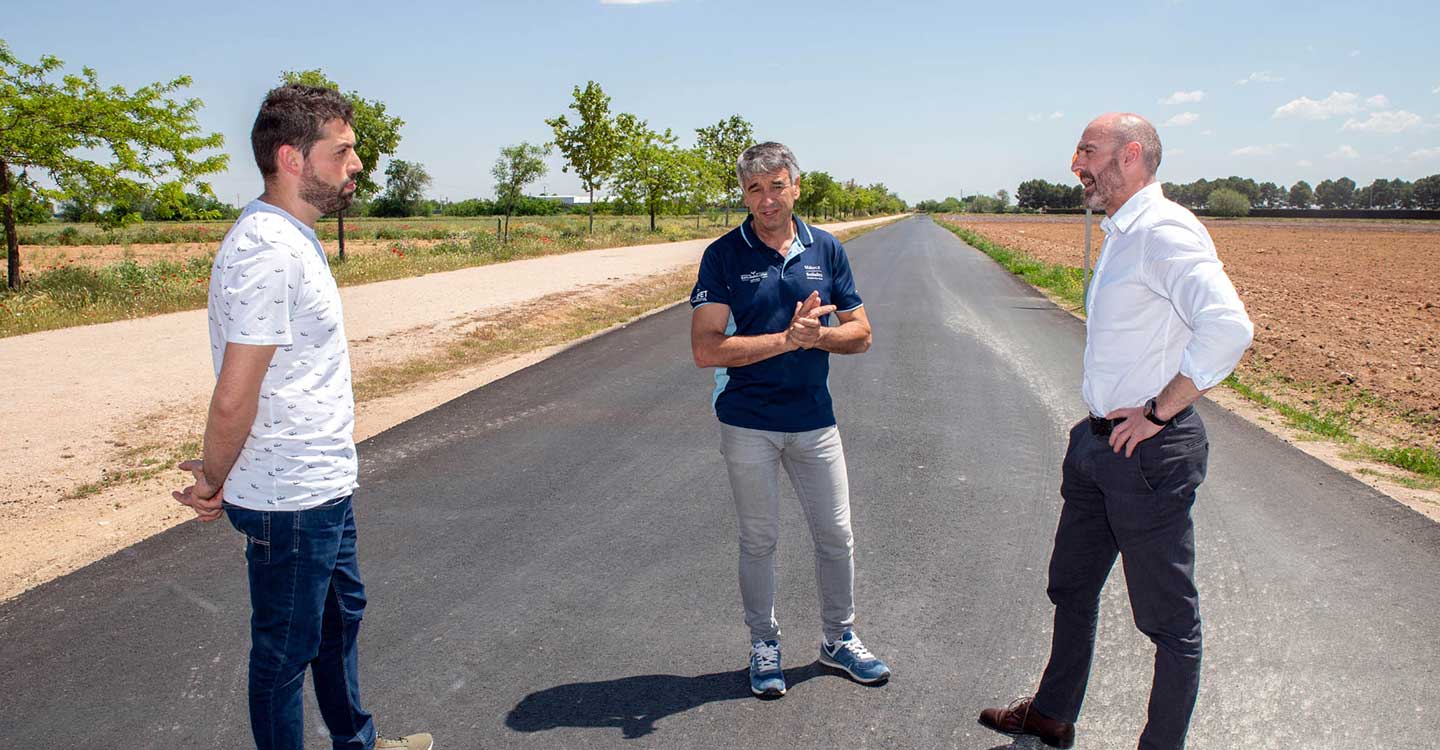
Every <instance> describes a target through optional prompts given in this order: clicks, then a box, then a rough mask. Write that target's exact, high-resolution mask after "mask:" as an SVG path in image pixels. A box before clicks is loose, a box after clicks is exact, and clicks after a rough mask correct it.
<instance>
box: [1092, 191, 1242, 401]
mask: <svg viewBox="0 0 1440 750" xmlns="http://www.w3.org/2000/svg"><path fill="white" fill-rule="evenodd" d="M1100 226H1101V228H1102V229H1104V230H1105V244H1104V245H1103V247H1102V248H1101V250H1100V260H1099V261H1098V262H1097V263H1096V267H1095V278H1094V279H1093V280H1092V281H1091V287H1090V294H1089V299H1088V301H1087V305H1086V311H1085V312H1086V321H1085V331H1086V335H1085V380H1084V384H1083V386H1082V392H1083V395H1084V398H1085V403H1086V404H1087V405H1088V406H1089V407H1090V412H1091V413H1092V414H1095V415H1097V416H1102V417H1103V416H1105V415H1107V414H1109V413H1110V412H1112V411H1114V410H1116V409H1120V408H1126V407H1134V406H1140V405H1142V404H1144V403H1145V402H1146V401H1148V400H1150V399H1151V398H1153V397H1155V396H1157V395H1159V393H1160V391H1161V390H1162V389H1163V388H1164V387H1165V386H1166V385H1167V384H1168V383H1169V382H1170V381H1171V380H1172V379H1173V378H1174V377H1175V375H1176V374H1180V375H1184V376H1185V377H1188V378H1190V380H1192V381H1194V383H1195V386H1196V387H1197V388H1199V389H1201V390H1205V389H1208V388H1212V387H1214V386H1215V385H1217V384H1219V383H1220V381H1222V380H1224V379H1225V377H1226V376H1228V375H1229V374H1230V373H1231V371H1233V370H1234V369H1235V365H1236V364H1238V363H1239V362H1240V356H1241V355H1242V354H1244V353H1245V350H1246V349H1247V348H1248V347H1249V346H1250V340H1251V337H1252V336H1253V334H1254V327H1253V326H1252V325H1251V323H1250V318H1249V316H1247V315H1246V314H1245V305H1244V304H1243V303H1241V301H1240V296H1239V295H1238V294H1237V293H1236V292H1235V286H1234V285H1233V284H1231V283H1230V278H1229V277H1228V276H1226V275H1225V270H1224V267H1223V266H1222V264H1221V263H1220V258H1219V257H1217V256H1216V254H1215V243H1214V242H1212V241H1211V239H1210V233H1209V232H1207V231H1205V226H1204V225H1203V224H1201V223H1200V221H1199V220H1198V219H1196V218H1195V215H1194V214H1192V213H1190V212H1189V211H1188V210H1186V209H1185V208H1184V207H1183V206H1180V205H1179V204H1177V203H1174V202H1173V201H1170V200H1168V199H1167V198H1165V196H1164V195H1163V194H1162V193H1161V192H1160V185H1159V183H1153V184H1151V185H1148V186H1146V187H1145V188H1143V189H1141V190H1140V191H1139V192H1137V193H1136V194H1135V195H1133V196H1131V197H1130V200H1128V201H1126V202H1125V205H1124V206H1121V207H1120V210H1119V211H1116V212H1115V215H1114V216H1110V217H1106V218H1105V219H1104V220H1103V221H1101V222H1100Z"/></svg>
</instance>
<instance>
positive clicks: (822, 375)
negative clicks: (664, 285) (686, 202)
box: [690, 217, 864, 432]
mask: <svg viewBox="0 0 1440 750" xmlns="http://www.w3.org/2000/svg"><path fill="white" fill-rule="evenodd" d="M753 221H754V217H747V218H746V219H745V221H744V222H743V223H742V224H741V225H740V226H738V227H736V228H735V229H733V230H731V231H730V232H729V233H727V234H726V235H725V236H723V237H721V238H720V239H718V240H715V241H714V242H712V243H710V246H709V247H707V248H705V255H704V257H702V258H701V259H700V275H699V279H698V280H697V281H696V282H695V289H694V291H692V292H691V293H690V306H691V307H692V308H695V307H700V306H701V305H708V304H720V305H727V306H729V308H730V322H729V324H728V325H727V326H726V328H725V333H726V335H737V336H757V335H761V334H766V333H779V332H781V331H784V330H785V329H786V328H787V327H788V326H789V325H790V318H791V317H792V316H794V314H795V303H796V302H800V301H803V300H804V299H805V298H806V297H809V296H810V293H811V292H819V293H820V304H822V305H835V308H836V309H837V310H839V311H841V312H850V311H851V310H854V309H856V308H858V307H860V306H861V305H862V304H864V303H863V302H861V300H860V295H859V294H857V293H856V291H855V280H854V278H853V277H851V275H850V261H849V260H848V259H847V258H846V257H845V248H843V247H841V246H840V241H839V240H837V239H835V237H834V236H832V235H831V234H830V233H828V232H826V231H824V230H821V229H816V228H814V227H812V226H810V225H808V224H806V223H805V222H803V221H800V220H799V219H795V242H794V243H792V245H791V247H790V252H789V254H788V255H787V256H786V257H784V258H782V257H781V256H780V254H779V253H778V252H776V251H774V250H772V249H770V248H769V247H767V246H766V245H765V243H764V242H762V241H761V240H760V237H759V235H757V234H756V233H755V227H754V225H753ZM822 322H825V323H827V324H828V322H829V316H826V320H825V321H822ZM829 376H830V353H829V352H826V351H823V350H821V349H796V350H795V351H792V352H786V353H784V354H780V355H776V356H774V357H771V358H769V359H765V360H761V361H759V362H756V363H754V364H749V365H745V366H744V367H729V368H726V367H721V368H717V369H716V371H715V395H714V399H713V400H714V405H715V416H716V417H718V418H719V419H720V421H721V422H724V423H725V424H728V425H733V426H735V427H745V428H748V429H752V430H771V431H775V432H805V431H807V430H818V429H820V428H822V427H830V426H832V425H834V424H835V411H834V409H833V407H832V406H831V403H830V387H829V382H828V381H829Z"/></svg>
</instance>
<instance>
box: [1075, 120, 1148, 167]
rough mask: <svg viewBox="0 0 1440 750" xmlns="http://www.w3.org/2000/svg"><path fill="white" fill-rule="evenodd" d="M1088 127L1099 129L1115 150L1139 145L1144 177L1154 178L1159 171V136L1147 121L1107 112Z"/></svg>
mask: <svg viewBox="0 0 1440 750" xmlns="http://www.w3.org/2000/svg"><path fill="white" fill-rule="evenodd" d="M1090 126H1091V127H1095V128H1099V129H1101V130H1102V131H1103V132H1104V133H1105V134H1106V136H1108V138H1109V139H1110V140H1111V141H1112V142H1113V143H1114V144H1115V146H1116V148H1119V149H1123V148H1125V146H1126V145H1128V144H1131V143H1138V144H1140V160H1141V162H1142V163H1143V164H1144V165H1145V170H1146V172H1147V174H1146V177H1150V178H1154V177H1155V173H1156V172H1158V171H1160V134H1159V133H1157V132H1155V126H1154V125H1151V124H1150V121H1149V120H1146V119H1145V118H1143V117H1141V116H1140V115H1137V114H1135V113H1133V112H1107V113H1105V114H1103V115H1100V116H1099V117H1097V118H1095V119H1094V120H1092V121H1091V122H1090Z"/></svg>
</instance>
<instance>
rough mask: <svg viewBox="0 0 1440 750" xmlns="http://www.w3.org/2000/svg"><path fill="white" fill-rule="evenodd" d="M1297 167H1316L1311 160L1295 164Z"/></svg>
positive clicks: (1302, 160)
mask: <svg viewBox="0 0 1440 750" xmlns="http://www.w3.org/2000/svg"><path fill="white" fill-rule="evenodd" d="M1295 166H1297V167H1313V166H1315V165H1314V164H1312V163H1311V162H1310V160H1309V159H1301V160H1300V161H1297V162H1295Z"/></svg>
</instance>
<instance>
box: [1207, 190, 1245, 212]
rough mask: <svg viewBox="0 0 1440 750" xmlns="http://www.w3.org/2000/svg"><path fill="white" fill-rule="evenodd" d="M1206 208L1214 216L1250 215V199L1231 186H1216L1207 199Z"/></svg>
mask: <svg viewBox="0 0 1440 750" xmlns="http://www.w3.org/2000/svg"><path fill="white" fill-rule="evenodd" d="M1205 208H1206V210H1208V211H1209V212H1210V215H1212V216H1230V217H1238V216H1249V215H1250V199H1249V198H1246V197H1245V196H1244V195H1241V194H1240V193H1239V192H1238V191H1235V190H1231V189H1230V188H1216V189H1214V190H1212V191H1210V195H1209V196H1208V197H1207V198H1206V199H1205Z"/></svg>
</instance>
